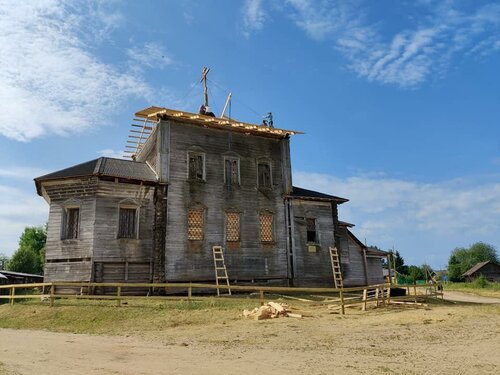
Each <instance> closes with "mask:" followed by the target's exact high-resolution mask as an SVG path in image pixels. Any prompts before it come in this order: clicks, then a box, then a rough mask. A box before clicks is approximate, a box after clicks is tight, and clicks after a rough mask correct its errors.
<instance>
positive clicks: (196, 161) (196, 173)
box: [188, 152, 205, 181]
mask: <svg viewBox="0 0 500 375" xmlns="http://www.w3.org/2000/svg"><path fill="white" fill-rule="evenodd" d="M188 163H189V166H188V169H189V176H188V177H189V179H190V180H200V181H201V180H204V179H205V173H204V171H205V165H204V164H205V156H204V155H203V154H200V153H197V152H190V153H188Z"/></svg>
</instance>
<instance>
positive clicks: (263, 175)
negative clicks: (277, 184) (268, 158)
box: [257, 161, 271, 188]
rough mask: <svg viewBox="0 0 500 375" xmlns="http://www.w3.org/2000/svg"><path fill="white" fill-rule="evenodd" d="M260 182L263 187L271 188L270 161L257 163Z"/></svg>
mask: <svg viewBox="0 0 500 375" xmlns="http://www.w3.org/2000/svg"><path fill="white" fill-rule="evenodd" d="M257 174H258V184H259V187H261V188H271V165H270V164H269V162H262V161H261V162H259V163H258V164H257Z"/></svg>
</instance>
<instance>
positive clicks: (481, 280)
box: [472, 275, 489, 289]
mask: <svg viewBox="0 0 500 375" xmlns="http://www.w3.org/2000/svg"><path fill="white" fill-rule="evenodd" d="M472 284H473V285H474V287H476V288H481V289H483V288H486V287H487V286H488V284H489V282H488V280H486V277H484V276H483V275H480V276H479V277H478V278H477V279H476V280H474V282H473V283H472Z"/></svg>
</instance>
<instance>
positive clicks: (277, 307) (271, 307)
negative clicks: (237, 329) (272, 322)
mask: <svg viewBox="0 0 500 375" xmlns="http://www.w3.org/2000/svg"><path fill="white" fill-rule="evenodd" d="M243 316H244V317H246V318H250V319H254V320H263V319H274V318H282V317H287V316H288V317H290V318H302V315H301V314H295V313H292V312H290V311H289V307H288V305H286V304H284V303H277V302H268V303H266V304H265V305H262V306H261V307H256V308H255V309H253V310H243Z"/></svg>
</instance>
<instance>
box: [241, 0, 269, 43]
mask: <svg viewBox="0 0 500 375" xmlns="http://www.w3.org/2000/svg"><path fill="white" fill-rule="evenodd" d="M268 18H269V16H268V14H267V13H266V11H265V10H264V8H263V5H262V0H245V5H244V6H243V35H244V36H245V37H246V38H249V37H250V35H251V34H252V33H254V32H257V31H260V30H262V29H263V28H264V24H265V23H266V21H267V20H268Z"/></svg>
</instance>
